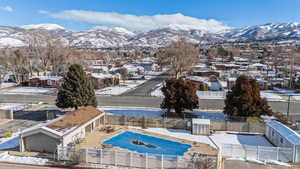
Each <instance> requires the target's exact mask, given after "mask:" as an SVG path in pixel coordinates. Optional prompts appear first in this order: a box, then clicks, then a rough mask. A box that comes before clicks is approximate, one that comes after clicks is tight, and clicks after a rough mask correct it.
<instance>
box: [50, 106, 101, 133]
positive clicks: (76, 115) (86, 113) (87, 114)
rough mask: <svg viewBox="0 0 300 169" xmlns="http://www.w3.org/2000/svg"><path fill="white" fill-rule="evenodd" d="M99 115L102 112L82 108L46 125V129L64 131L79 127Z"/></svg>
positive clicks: (90, 108)
mask: <svg viewBox="0 0 300 169" xmlns="http://www.w3.org/2000/svg"><path fill="white" fill-rule="evenodd" d="M101 114H103V112H101V111H99V110H97V109H96V108H95V107H92V106H88V107H82V108H80V109H77V110H74V111H71V112H69V113H67V114H66V115H65V116H64V117H63V118H61V119H59V120H57V121H55V122H53V123H50V124H48V125H47V127H48V128H50V129H53V130H56V131H64V130H66V129H67V130H68V129H70V128H74V127H77V126H81V125H83V124H85V123H86V122H88V121H90V120H92V119H93V118H95V117H97V116H99V115H101Z"/></svg>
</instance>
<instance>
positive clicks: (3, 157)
mask: <svg viewBox="0 0 300 169" xmlns="http://www.w3.org/2000/svg"><path fill="white" fill-rule="evenodd" d="M0 161H1V162H11V163H22V164H35V165H45V164H47V162H48V159H43V158H37V157H20V156H14V155H10V154H8V152H3V153H0Z"/></svg>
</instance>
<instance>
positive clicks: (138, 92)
mask: <svg viewBox="0 0 300 169" xmlns="http://www.w3.org/2000/svg"><path fill="white" fill-rule="evenodd" d="M169 77H170V75H168V74H167V73H163V74H161V75H158V76H156V77H154V78H152V79H150V80H148V81H146V82H145V83H143V84H141V85H140V86H138V87H137V88H135V89H134V90H130V91H128V92H125V93H123V94H122V96H150V94H151V92H152V91H153V90H154V89H155V88H156V87H157V85H158V84H160V83H162V82H163V81H165V80H166V79H167V78H169Z"/></svg>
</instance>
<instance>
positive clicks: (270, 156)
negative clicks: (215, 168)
mask: <svg viewBox="0 0 300 169" xmlns="http://www.w3.org/2000/svg"><path fill="white" fill-rule="evenodd" d="M221 155H222V157H230V158H244V159H254V160H260V161H264V160H276V161H281V162H292V158H293V150H292V149H291V148H284V147H263V146H247V145H235V144H223V145H222V148H221Z"/></svg>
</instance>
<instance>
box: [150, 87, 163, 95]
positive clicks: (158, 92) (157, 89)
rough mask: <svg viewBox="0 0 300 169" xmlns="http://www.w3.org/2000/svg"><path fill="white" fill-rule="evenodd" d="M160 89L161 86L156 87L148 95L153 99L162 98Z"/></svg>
mask: <svg viewBox="0 0 300 169" xmlns="http://www.w3.org/2000/svg"><path fill="white" fill-rule="evenodd" d="M161 88H162V84H158V85H156V88H155V89H154V90H153V91H152V92H151V93H150V95H151V96H154V97H164V95H163V93H162V91H161Z"/></svg>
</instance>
